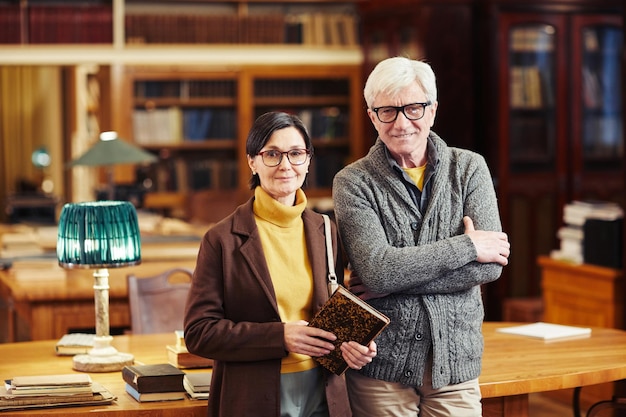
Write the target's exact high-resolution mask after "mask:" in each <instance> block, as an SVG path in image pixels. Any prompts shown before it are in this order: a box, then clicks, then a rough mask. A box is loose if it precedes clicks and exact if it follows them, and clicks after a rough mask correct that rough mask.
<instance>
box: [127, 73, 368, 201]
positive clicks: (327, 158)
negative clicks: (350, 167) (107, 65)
mask: <svg viewBox="0 0 626 417" xmlns="http://www.w3.org/2000/svg"><path fill="white" fill-rule="evenodd" d="M361 94H362V81H361V72H360V67H359V66H357V65H319V66H311V65H306V66H303V65H277V66H272V65H266V66H263V65H255V66H245V65H243V66H229V67H205V66H203V67H197V66H196V67H194V66H178V67H173V66H126V67H125V68H124V70H123V87H122V94H121V95H120V97H121V98H122V102H120V103H119V106H118V107H117V108H119V109H122V111H121V112H120V115H119V116H118V117H119V126H118V127H117V129H118V130H119V131H120V132H121V134H122V136H123V137H125V138H129V139H132V140H134V142H135V143H137V144H139V145H141V146H143V147H144V148H146V149H148V150H150V151H152V152H154V153H156V154H157V155H158V156H159V162H158V163H157V164H155V165H153V166H151V167H149V168H148V169H140V170H138V171H137V173H136V175H137V178H136V180H137V181H139V182H141V183H143V184H146V186H147V190H148V192H178V193H194V192H198V191H201V190H213V191H215V190H217V191H220V190H224V191H233V190H239V191H240V192H241V193H240V195H241V199H242V200H243V199H245V198H246V196H247V195H248V193H247V192H246V190H248V188H249V186H248V181H249V179H250V170H249V167H248V165H247V160H246V155H245V143H246V138H247V134H248V131H249V129H250V127H251V126H252V123H253V122H254V120H255V119H256V117H257V116H259V115H260V114H262V113H265V112H267V111H272V110H281V111H287V112H290V113H294V114H297V115H299V116H300V117H301V118H302V120H303V121H304V122H305V124H307V125H308V128H309V132H310V134H311V136H312V139H313V146H314V150H315V153H314V157H313V160H312V164H311V168H310V170H309V176H308V180H307V194H308V195H309V196H310V197H322V196H324V197H328V196H330V188H331V185H332V177H333V176H334V174H335V173H336V172H337V171H338V170H339V169H341V168H342V167H343V166H344V165H345V164H347V163H348V162H351V161H353V160H355V159H356V158H358V157H360V156H362V155H363V154H364V149H363V146H362V145H361V144H362V143H363V139H362V136H363V134H362V113H363V111H362V106H361V105H360V103H361V101H362V97H361Z"/></svg>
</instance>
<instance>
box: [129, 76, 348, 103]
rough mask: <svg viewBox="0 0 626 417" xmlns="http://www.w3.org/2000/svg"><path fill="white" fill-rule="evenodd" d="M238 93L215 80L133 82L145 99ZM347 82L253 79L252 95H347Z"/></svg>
mask: <svg viewBox="0 0 626 417" xmlns="http://www.w3.org/2000/svg"><path fill="white" fill-rule="evenodd" d="M236 94H237V88H236V83H235V81H234V80H230V79H218V80H198V79H184V80H177V81H173V80H145V81H136V82H135V83H134V97H135V99H136V100H144V99H159V98H164V99H170V98H179V99H181V100H187V99H192V98H232V99H234V98H235V97H236ZM349 94H350V83H349V82H348V81H347V80H346V79H345V78H336V79H332V78H324V79H315V78H298V79H256V80H254V96H255V97H259V98H261V97H323V96H333V97H346V96H348V95H349Z"/></svg>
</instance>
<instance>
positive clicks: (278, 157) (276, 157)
mask: <svg viewBox="0 0 626 417" xmlns="http://www.w3.org/2000/svg"><path fill="white" fill-rule="evenodd" d="M258 155H261V159H262V160H263V163H264V164H265V166H267V167H275V166H278V165H280V163H281V162H282V161H283V155H287V160H288V161H289V163H290V164H291V165H302V164H304V163H305V162H306V161H307V159H308V157H309V155H311V151H309V150H308V149H290V150H288V151H286V152H281V151H279V150H276V149H270V150H267V151H263V152H259V153H258Z"/></svg>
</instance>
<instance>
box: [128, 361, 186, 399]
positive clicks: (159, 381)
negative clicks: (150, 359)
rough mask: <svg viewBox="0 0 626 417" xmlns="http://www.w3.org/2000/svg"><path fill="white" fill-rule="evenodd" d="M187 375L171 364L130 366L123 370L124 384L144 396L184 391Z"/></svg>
mask: <svg viewBox="0 0 626 417" xmlns="http://www.w3.org/2000/svg"><path fill="white" fill-rule="evenodd" d="M184 376H185V373H184V372H183V371H181V370H180V369H178V368H177V367H175V366H173V365H171V364H169V363H159V364H155V365H129V366H125V367H124V368H123V369H122V378H123V379H124V382H126V383H127V384H128V385H130V386H131V387H133V388H134V389H135V390H136V391H137V392H140V393H142V394H145V393H154V392H174V391H179V392H180V391H184V390H185V388H184V387H183V377H184Z"/></svg>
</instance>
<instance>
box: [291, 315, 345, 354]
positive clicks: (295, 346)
mask: <svg viewBox="0 0 626 417" xmlns="http://www.w3.org/2000/svg"><path fill="white" fill-rule="evenodd" d="M307 324H308V323H307V322H306V321H304V320H300V321H296V322H290V323H285V348H286V349H287V351H288V352H293V353H300V354H303V355H309V356H324V355H327V354H329V353H330V351H331V350H334V349H335V345H333V344H332V343H331V342H333V341H335V340H337V336H335V335H334V334H332V333H331V332H327V331H325V330H322V329H318V328H317V327H309V326H307Z"/></svg>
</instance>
